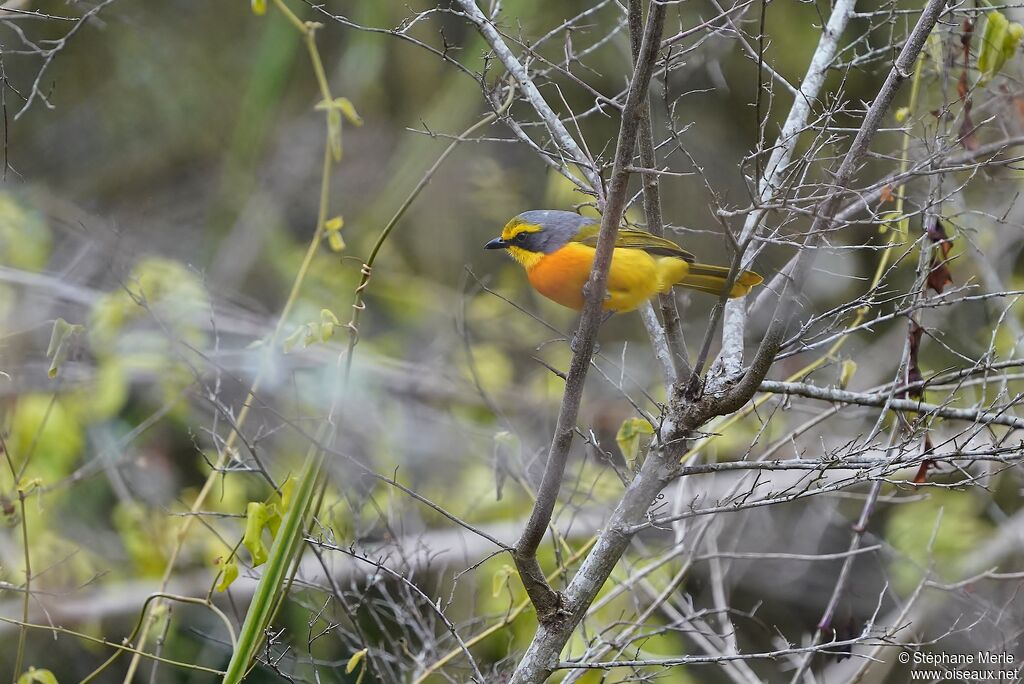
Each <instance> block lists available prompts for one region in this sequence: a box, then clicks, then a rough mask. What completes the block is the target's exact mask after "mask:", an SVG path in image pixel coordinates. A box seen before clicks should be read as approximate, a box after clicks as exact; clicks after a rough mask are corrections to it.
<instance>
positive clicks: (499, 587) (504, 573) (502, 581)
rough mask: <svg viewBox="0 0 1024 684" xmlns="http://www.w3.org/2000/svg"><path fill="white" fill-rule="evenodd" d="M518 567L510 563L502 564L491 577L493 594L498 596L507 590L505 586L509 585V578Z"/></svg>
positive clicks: (495, 596)
mask: <svg viewBox="0 0 1024 684" xmlns="http://www.w3.org/2000/svg"><path fill="white" fill-rule="evenodd" d="M515 571H516V569H515V568H513V567H512V566H511V565H509V564H507V563H506V564H505V565H502V566H501V567H500V568H498V570H497V572H495V573H494V576H493V577H491V596H493V597H494V598H498V595H499V594H501V592H502V591H504V590H505V586H506V585H508V578H509V577H511V576H512V575H513V574H515Z"/></svg>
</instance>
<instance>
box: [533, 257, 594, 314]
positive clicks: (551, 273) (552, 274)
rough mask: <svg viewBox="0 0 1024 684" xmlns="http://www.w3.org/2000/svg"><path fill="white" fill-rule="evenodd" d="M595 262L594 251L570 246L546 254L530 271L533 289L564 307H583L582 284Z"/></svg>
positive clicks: (584, 282)
mask: <svg viewBox="0 0 1024 684" xmlns="http://www.w3.org/2000/svg"><path fill="white" fill-rule="evenodd" d="M593 263H594V248H593V247H587V246H586V245H580V244H576V243H569V244H568V245H566V246H565V247H562V248H561V249H559V250H558V251H557V252H552V253H551V254H546V255H544V257H543V258H542V259H540V260H539V261H538V262H537V263H536V264H534V266H533V267H532V268H530V269H529V270H528V271H527V277H528V278H529V279H530V284H531V285H533V288H534V289H535V290H537V292H540V293H541V294H542V295H544V296H545V297H547V298H548V299H550V300H552V301H555V302H558V303H559V304H561V305H562V306H567V307H569V308H570V309H576V310H577V311H579V310H580V309H582V308H583V285H584V284H586V282H587V278H588V277H589V276H590V267H591V266H592V265H593Z"/></svg>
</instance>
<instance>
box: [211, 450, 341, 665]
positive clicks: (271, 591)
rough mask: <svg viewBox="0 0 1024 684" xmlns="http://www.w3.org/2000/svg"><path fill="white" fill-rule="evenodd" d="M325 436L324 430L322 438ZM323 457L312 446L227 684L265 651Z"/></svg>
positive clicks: (251, 607) (298, 552) (248, 614)
mask: <svg viewBox="0 0 1024 684" xmlns="http://www.w3.org/2000/svg"><path fill="white" fill-rule="evenodd" d="M322 437H323V435H322V434H321V435H320V436H319V437H318V439H319V438H322ZM323 458H324V453H323V452H322V451H320V450H319V449H317V448H315V447H313V448H311V449H310V452H309V453H308V454H307V456H306V462H305V463H304V464H303V467H302V473H301V475H300V476H299V478H298V481H297V486H296V489H295V493H294V498H293V500H292V501H293V503H292V505H291V507H290V508H289V509H288V512H287V513H285V516H284V520H283V521H282V522H281V530H280V533H279V534H278V535H277V536H276V537H275V538H274V546H273V548H272V549H271V551H270V558H269V561H268V562H267V567H266V568H265V569H264V571H263V576H262V577H260V580H259V583H258V584H257V585H256V591H255V593H254V594H253V598H252V601H251V602H250V603H249V609H248V611H247V612H246V614H245V621H244V622H243V623H242V628H241V630H239V633H238V644H237V647H236V648H235V650H234V651H233V652H232V654H231V661H230V662H229V663H228V667H227V672H226V673H225V675H224V680H223V681H224V684H239V683H240V682H241V681H242V678H243V676H244V675H245V673H246V672H247V671H248V669H249V664H250V663H251V662H252V661H253V659H254V658H256V656H257V655H258V654H259V653H260V651H261V644H262V642H263V638H264V635H265V634H266V629H267V627H268V626H269V625H270V620H271V617H272V616H273V614H274V611H275V609H276V607H277V606H278V605H279V602H280V601H281V600H283V597H284V592H285V591H286V589H287V586H288V583H287V581H286V575H287V572H288V568H289V567H291V565H292V563H293V561H295V560H297V559H298V558H299V557H300V556H301V553H302V549H304V548H305V544H304V537H303V529H304V528H305V526H306V525H307V523H308V522H309V518H310V517H311V515H312V508H313V501H314V499H315V498H316V492H317V487H316V485H317V482H318V480H319V475H320V471H321V467H322V466H323Z"/></svg>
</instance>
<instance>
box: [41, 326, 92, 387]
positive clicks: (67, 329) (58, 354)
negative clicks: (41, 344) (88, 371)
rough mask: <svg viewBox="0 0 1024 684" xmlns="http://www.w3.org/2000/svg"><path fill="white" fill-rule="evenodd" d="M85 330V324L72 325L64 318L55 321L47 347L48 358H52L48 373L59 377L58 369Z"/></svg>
mask: <svg viewBox="0 0 1024 684" xmlns="http://www.w3.org/2000/svg"><path fill="white" fill-rule="evenodd" d="M83 330H85V326H82V325H72V324H71V323H68V322H67V321H65V320H64V319H63V318H58V319H57V320H55V321H54V322H53V332H51V333H50V344H49V346H48V347H47V348H46V358H48V359H50V368H49V370H48V371H47V372H46V374H47V375H49V376H50V377H51V378H55V377H57V371H58V370H59V369H60V366H61V364H62V363H64V361H65V360H66V359H67V358H68V352H69V351H71V345H72V343H73V342H74V340H75V338H76V337H77V336H78V335H79V333H81V332H82V331H83Z"/></svg>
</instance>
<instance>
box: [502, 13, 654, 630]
mask: <svg viewBox="0 0 1024 684" xmlns="http://www.w3.org/2000/svg"><path fill="white" fill-rule="evenodd" d="M664 21H665V7H664V6H663V5H661V4H655V5H654V6H653V7H652V8H651V11H650V13H649V15H648V18H647V26H646V28H645V30H644V37H643V42H642V46H641V49H640V55H639V59H638V60H637V65H636V68H635V69H634V70H633V77H632V79H631V80H630V86H629V93H628V94H627V96H626V104H625V107H624V108H623V114H622V123H621V125H620V127H619V138H618V143H617V144H616V148H615V162H614V166H613V169H612V177H611V183H610V184H609V186H608V201H607V204H606V206H605V210H604V214H603V216H602V220H601V232H600V234H599V236H598V241H597V251H596V254H595V256H594V265H593V267H592V270H591V273H590V278H589V280H588V281H587V284H586V285H585V286H584V294H585V296H586V303H585V305H584V307H583V315H582V317H581V319H580V325H579V329H578V330H577V332H576V345H575V347H576V348H575V350H574V353H573V356H572V361H571V362H570V364H569V372H568V373H567V375H566V379H565V393H564V394H563V396H562V405H561V408H560V409H559V412H558V421H557V423H556V425H555V434H554V436H553V438H552V440H551V447H550V449H549V450H548V458H547V463H546V465H545V468H544V475H543V478H542V479H541V484H540V487H539V489H538V490H537V500H536V503H535V504H534V507H533V510H532V511H531V513H530V519H529V521H528V522H527V523H526V527H525V528H524V529H523V533H522V536H521V537H520V539H519V542H518V543H517V544H516V549H515V553H514V558H515V562H516V567H517V568H518V570H519V574H520V577H522V580H523V584H524V585H525V587H526V591H527V593H528V594H529V596H530V600H531V601H532V602H533V604H534V606H535V607H536V609H537V616H538V619H539V620H540V621H541V623H544V622H548V621H551V620H553V619H554V618H555V617H556V615H557V614H558V613H559V612H560V611H561V610H562V599H561V597H560V596H559V595H558V594H557V593H556V592H555V591H554V590H553V589H552V588H551V587H550V586H549V585H548V583H547V581H546V580H545V578H544V573H543V571H542V570H541V568H540V564H539V563H538V562H537V548H538V547H539V546H540V543H541V541H542V540H543V538H544V534H545V533H546V531H547V527H548V524H549V523H550V522H551V515H552V513H553V512H554V509H555V503H556V501H557V500H558V492H559V490H560V489H561V484H562V476H563V474H564V472H565V464H566V459H567V458H568V455H569V447H570V446H571V445H572V437H573V432H574V430H575V427H576V417H577V415H578V413H579V408H580V401H581V399H582V397H583V385H584V383H585V381H586V377H587V369H588V368H589V367H590V357H591V356H592V355H593V353H594V340H595V338H596V337H597V329H598V326H599V325H600V322H601V315H602V304H603V303H604V298H605V289H606V286H607V281H608V268H609V266H610V265H611V260H612V252H613V250H614V249H615V238H616V236H617V235H618V232H619V222H620V221H621V220H622V214H623V211H624V210H625V207H626V201H627V199H628V192H627V184H628V182H629V171H627V167H628V166H629V164H630V160H631V159H632V158H633V150H634V148H635V147H636V140H637V132H638V130H639V125H640V120H641V118H642V116H643V108H642V106H641V105H642V102H643V101H644V99H645V97H646V93H647V87H648V84H649V83H650V80H651V74H652V73H653V71H654V63H655V61H656V60H657V56H658V48H659V46H660V44H661V33H662V27H663V26H664Z"/></svg>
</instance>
